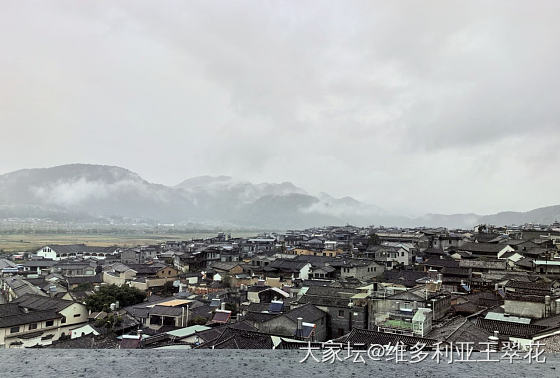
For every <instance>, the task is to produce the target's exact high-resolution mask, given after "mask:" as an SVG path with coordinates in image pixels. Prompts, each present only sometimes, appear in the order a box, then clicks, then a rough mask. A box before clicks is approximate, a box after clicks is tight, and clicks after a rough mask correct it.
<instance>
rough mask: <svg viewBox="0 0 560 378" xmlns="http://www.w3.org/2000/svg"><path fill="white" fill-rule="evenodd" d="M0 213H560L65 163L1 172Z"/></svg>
mask: <svg viewBox="0 0 560 378" xmlns="http://www.w3.org/2000/svg"><path fill="white" fill-rule="evenodd" d="M0 218H23V219H28V218H41V219H50V220H55V221H68V222H95V221H110V220H111V219H120V220H124V221H125V222H130V223H135V222H153V223H176V224H187V223H197V224H206V225H216V226H220V225H231V226H237V227H244V226H246V227H262V228H265V227H266V228H278V229H285V228H301V227H308V226H320V225H329V224H346V223H351V224H356V225H371V224H377V225H386V226H446V227H464V228H470V227H472V226H473V225H476V224H479V223H490V224H498V225H501V224H523V223H527V222H533V223H552V222H554V221H555V220H558V219H560V206H550V207H545V208H541V209H535V210H532V211H529V212H502V213H498V214H493V215H477V214H454V215H442V214H427V215H424V216H422V217H418V218H407V217H403V216H399V215H394V214H389V213H387V212H386V211H384V210H383V209H381V208H380V207H377V206H375V205H371V204H365V203H362V202H360V201H357V200H355V199H353V198H351V197H343V198H335V197H332V196H330V195H329V194H327V193H320V194H318V195H312V194H310V193H308V192H307V191H306V190H304V189H302V188H300V187H298V186H296V185H294V184H292V183H290V182H283V183H259V184H254V183H250V182H247V181H240V180H236V179H235V178H232V177H229V176H216V177H214V176H200V177H193V178H189V179H186V180H184V181H182V182H181V183H180V184H178V185H176V186H173V187H170V186H165V185H160V184H155V183H150V182H148V181H146V180H144V179H143V178H142V177H140V176H139V175H138V174H136V173H134V172H131V171H129V170H127V169H124V168H120V167H114V166H102V165H88V164H71V165H63V166H57V167H52V168H41V169H24V170H19V171H16V172H12V173H8V174H4V175H1V176H0Z"/></svg>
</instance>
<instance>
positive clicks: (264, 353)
mask: <svg viewBox="0 0 560 378" xmlns="http://www.w3.org/2000/svg"><path fill="white" fill-rule="evenodd" d="M304 356H305V352H303V351H286V350H277V351H275V350H154V349H152V350H108V349H100V350H87V349H84V350H78V349H67V350H65V349H42V350H37V349H35V350H29V349H27V350H4V351H0V377H1V378H11V377H48V378H51V377H52V378H55V377H158V378H159V377H220V378H229V377H270V378H276V377H312V376H314V377H317V378H322V377H360V376H380V377H452V378H467V377H469V378H470V377H485V376H489V377H492V376H494V377H527V376H535V377H559V376H560V358H559V356H558V355H547V356H546V358H547V361H546V363H533V364H529V363H528V362H527V361H517V362H514V363H513V364H510V363H509V362H507V361H502V362H479V363H477V362H462V363H459V362H456V363H453V364H448V363H446V362H444V363H440V364H437V363H436V362H435V361H433V360H425V361H423V362H421V363H418V364H407V363H398V364H397V363H395V362H387V361H372V360H369V359H366V364H365V365H364V364H359V363H353V362H352V361H351V360H346V361H342V362H341V361H336V362H335V363H333V364H329V363H322V362H315V361H313V360H311V361H308V362H306V363H300V362H299V361H300V360H301V359H303V357H304ZM317 357H318V358H320V357H321V355H317Z"/></svg>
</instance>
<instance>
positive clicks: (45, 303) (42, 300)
mask: <svg viewBox="0 0 560 378" xmlns="http://www.w3.org/2000/svg"><path fill="white" fill-rule="evenodd" d="M13 302H14V303H17V304H19V305H20V306H21V307H26V308H29V309H33V310H51V311H57V312H58V311H62V310H64V309H65V308H66V307H68V306H70V305H72V304H74V303H75V302H72V301H68V300H65V299H57V298H50V297H44V296H40V295H34V294H26V295H24V296H21V297H19V298H17V299H15V300H14V301H13Z"/></svg>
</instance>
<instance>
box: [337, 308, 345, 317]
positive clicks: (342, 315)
mask: <svg viewBox="0 0 560 378" xmlns="http://www.w3.org/2000/svg"><path fill="white" fill-rule="evenodd" d="M338 316H340V317H341V318H343V317H344V310H338Z"/></svg>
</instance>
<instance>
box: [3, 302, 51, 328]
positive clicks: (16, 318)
mask: <svg viewBox="0 0 560 378" xmlns="http://www.w3.org/2000/svg"><path fill="white" fill-rule="evenodd" d="M4 306H12V305H11V304H7V305H5V304H4V305H0V314H3V315H0V328H6V327H14V326H18V325H22V324H29V323H37V322H42V321H45V320H53V319H59V318H62V315H60V314H57V313H56V312H55V311H50V310H44V311H29V312H27V313H26V312H25V311H24V310H23V309H22V308H21V307H18V309H17V312H15V309H14V308H13V307H11V308H10V310H9V312H8V311H5V309H3V307H4Z"/></svg>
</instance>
